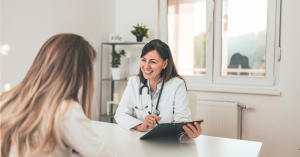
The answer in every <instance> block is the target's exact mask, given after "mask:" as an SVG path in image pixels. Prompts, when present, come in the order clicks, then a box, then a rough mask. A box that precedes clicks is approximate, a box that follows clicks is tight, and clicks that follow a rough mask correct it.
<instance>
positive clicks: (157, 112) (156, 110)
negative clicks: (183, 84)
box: [135, 80, 164, 116]
mask: <svg viewBox="0 0 300 157" xmlns="http://www.w3.org/2000/svg"><path fill="white" fill-rule="evenodd" d="M144 87H146V88H147V90H148V91H147V94H148V97H147V101H146V107H145V108H148V105H147V104H148V100H149V97H150V95H149V91H150V89H149V86H148V85H146V84H144V85H143V86H142V87H141V88H140V105H141V108H142V109H141V110H145V109H144V107H143V105H142V91H143V88H144ZM163 88H164V80H163V82H162V85H161V89H160V92H159V95H158V100H157V103H156V108H155V110H154V111H153V113H152V114H156V115H157V116H159V115H160V111H159V110H158V104H159V100H160V96H161V92H162V90H163ZM135 108H136V109H139V108H138V107H137V106H135ZM148 113H149V114H151V113H150V111H149V112H148Z"/></svg>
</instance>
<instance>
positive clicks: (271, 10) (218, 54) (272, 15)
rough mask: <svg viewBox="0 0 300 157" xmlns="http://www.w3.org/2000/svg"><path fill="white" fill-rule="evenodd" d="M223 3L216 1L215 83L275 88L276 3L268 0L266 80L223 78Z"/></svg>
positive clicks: (219, 0) (220, 0)
mask: <svg viewBox="0 0 300 157" xmlns="http://www.w3.org/2000/svg"><path fill="white" fill-rule="evenodd" d="M222 4H223V1H222V0H216V6H215V7H216V9H215V24H216V25H215V40H214V50H215V51H214V61H215V62H214V63H215V64H214V81H213V82H214V83H216V84H232V85H257V86H261V85H262V86H273V85H274V84H275V82H274V56H275V45H274V44H275V26H276V1H274V0H268V16H267V17H268V21H267V38H266V73H265V77H264V78H253V77H243V78H241V77H222V76H221V70H222V69H221V66H222V65H221V64H222V15H223V10H222V8H223V6H222Z"/></svg>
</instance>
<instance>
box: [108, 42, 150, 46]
mask: <svg viewBox="0 0 300 157" xmlns="http://www.w3.org/2000/svg"><path fill="white" fill-rule="evenodd" d="M146 43H147V42H106V43H102V44H103V45H145V44H146Z"/></svg>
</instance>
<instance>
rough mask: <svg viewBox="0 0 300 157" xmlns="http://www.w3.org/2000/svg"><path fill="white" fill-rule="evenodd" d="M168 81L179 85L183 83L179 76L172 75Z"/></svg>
mask: <svg viewBox="0 0 300 157" xmlns="http://www.w3.org/2000/svg"><path fill="white" fill-rule="evenodd" d="M168 83H170V84H172V85H181V84H185V82H184V80H183V79H181V78H179V77H177V76H176V77H173V78H171V79H170V80H169V81H168Z"/></svg>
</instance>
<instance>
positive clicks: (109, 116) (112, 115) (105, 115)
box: [101, 114, 115, 118]
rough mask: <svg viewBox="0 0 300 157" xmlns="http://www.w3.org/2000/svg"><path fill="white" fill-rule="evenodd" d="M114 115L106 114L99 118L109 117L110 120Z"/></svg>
mask: <svg viewBox="0 0 300 157" xmlns="http://www.w3.org/2000/svg"><path fill="white" fill-rule="evenodd" d="M114 116H115V115H114V114H110V115H107V114H101V117H110V118H114Z"/></svg>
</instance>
